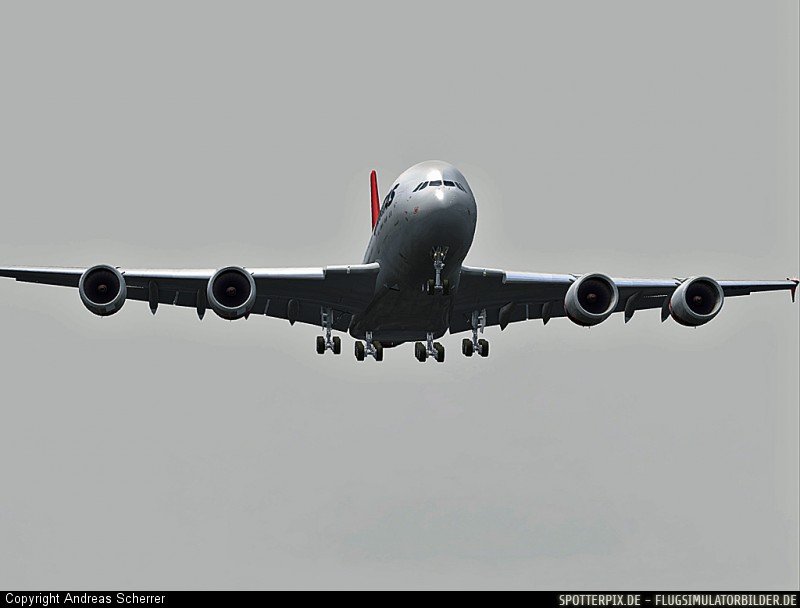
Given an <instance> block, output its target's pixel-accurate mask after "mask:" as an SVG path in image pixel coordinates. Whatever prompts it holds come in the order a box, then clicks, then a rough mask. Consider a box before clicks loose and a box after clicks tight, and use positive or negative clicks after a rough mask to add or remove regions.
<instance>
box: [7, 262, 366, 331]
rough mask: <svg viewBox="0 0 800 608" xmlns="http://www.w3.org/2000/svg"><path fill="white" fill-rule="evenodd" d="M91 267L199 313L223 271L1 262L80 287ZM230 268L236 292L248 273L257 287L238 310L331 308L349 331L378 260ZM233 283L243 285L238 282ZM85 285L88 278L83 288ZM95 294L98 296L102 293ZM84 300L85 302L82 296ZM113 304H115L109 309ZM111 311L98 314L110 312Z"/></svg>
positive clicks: (303, 312) (295, 314)
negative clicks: (13, 264)
mask: <svg viewBox="0 0 800 608" xmlns="http://www.w3.org/2000/svg"><path fill="white" fill-rule="evenodd" d="M92 269H101V270H104V271H107V272H108V273H111V274H112V275H114V272H115V271H116V272H118V273H119V274H120V275H121V276H122V277H123V279H124V289H125V291H126V294H125V297H123V300H124V299H128V300H140V301H144V302H148V303H149V304H150V309H151V310H152V311H153V313H155V311H156V309H157V308H158V306H159V304H166V305H173V306H184V307H188V308H194V309H195V310H196V311H197V314H198V316H199V317H200V318H202V317H203V315H204V314H205V311H206V309H207V308H211V309H213V310H216V309H215V308H214V306H213V305H212V303H211V302H209V299H208V291H207V287H208V284H209V281H210V280H211V279H212V278H213V277H215V275H217V274H218V273H221V272H222V271H217V270H216V269H206V270H155V269H147V270H138V269H126V268H116V269H115V268H112V267H108V266H99V267H92V268H91V269H87V268H36V267H25V266H19V267H7V268H2V267H0V277H9V278H13V279H16V280H17V281H23V282H27V283H43V284H45V285H61V286H66V287H75V288H80V284H81V277H83V276H84V275H85V274H87V275H88V273H87V270H92ZM234 270H236V271H237V272H238V271H242V274H241V275H238V277H239V279H242V280H244V281H245V282H244V288H243V289H240V292H241V291H243V290H244V289H248V287H247V285H248V282H249V279H247V275H249V276H250V277H252V283H250V284H251V285H254V287H255V291H254V298H253V299H252V302H248V305H247V312H246V313H245V312H243V310H244V309H243V308H238V309H237V310H238V312H240V313H241V314H240V315H237V316H245V314H246V315H250V314H262V315H266V316H269V317H276V318H279V319H288V320H289V322H290V323H292V324H294V323H295V322H296V321H299V322H301V323H309V324H311V325H320V324H321V313H322V309H323V308H329V309H331V312H332V313H333V314H332V317H333V318H332V321H333V324H332V328H333V329H337V330H340V331H347V329H348V327H349V325H350V319H351V317H352V315H353V314H355V313H358V312H361V311H363V310H364V309H365V308H366V306H367V304H368V303H369V301H370V300H371V298H372V296H373V292H374V287H375V280H376V277H377V275H378V271H379V270H380V265H379V264H378V263H372V264H355V265H350V266H327V267H324V268H248V269H244V268H241V269H239V268H234ZM114 276H116V275H114ZM231 276H233V278H234V279H236V278H237V277H236V276H234V275H231ZM106 278H107V279H108V278H110V275H106ZM113 280H114V279H113V278H110V282H109V281H108V280H106V281H105V282H106V283H109V285H111V284H112V283H113ZM237 286H240V287H241V283H239V284H237ZM89 287H90V286H89V284H88V281H87V290H88V289H89ZM107 290H108V286H105V290H104V291H103V293H104V294H105V293H107ZM223 298H224V295H223V296H220V299H223ZM82 299H83V296H82ZM95 299H97V300H98V301H99V300H101V299H103V298H95ZM84 303H85V304H86V301H85V300H84ZM90 304H91V303H90ZM87 307H89V305H87ZM119 307H121V304H119ZM90 310H92V308H90ZM116 310H118V308H117V309H115V310H113V311H112V312H116ZM93 312H95V311H94V310H93ZM112 312H98V313H97V314H112ZM226 318H235V317H233V316H227V317H226Z"/></svg>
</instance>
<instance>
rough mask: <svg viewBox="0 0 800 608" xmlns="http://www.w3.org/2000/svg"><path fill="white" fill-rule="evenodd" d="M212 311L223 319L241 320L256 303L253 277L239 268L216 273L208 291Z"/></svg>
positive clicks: (231, 267)
mask: <svg viewBox="0 0 800 608" xmlns="http://www.w3.org/2000/svg"><path fill="white" fill-rule="evenodd" d="M206 295H207V297H208V303H209V305H210V306H211V309H212V310H213V311H214V312H215V313H217V314H218V315H219V316H220V317H222V318H223V319H228V320H229V321H233V320H235V319H241V318H242V317H243V316H245V315H246V314H248V313H249V312H250V309H252V308H253V304H255V301H256V282H255V281H254V280H253V275H251V274H250V273H249V272H247V271H246V270H245V269H244V268H241V267H239V266H227V267H226V268H221V269H220V270H217V272H215V273H214V276H213V277H211V280H209V282H208V288H207V289H206Z"/></svg>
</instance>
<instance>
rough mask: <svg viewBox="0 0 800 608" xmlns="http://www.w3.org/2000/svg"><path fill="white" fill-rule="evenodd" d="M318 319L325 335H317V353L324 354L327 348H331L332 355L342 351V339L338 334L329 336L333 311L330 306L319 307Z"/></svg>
mask: <svg viewBox="0 0 800 608" xmlns="http://www.w3.org/2000/svg"><path fill="white" fill-rule="evenodd" d="M320 320H321V322H322V329H323V330H324V331H325V335H324V336H317V354H319V355H324V354H325V351H326V350H328V349H330V350H332V351H333V354H334V355H338V354H340V353H341V352H342V339H341V338H340V337H339V336H333V338H331V330H332V329H333V311H332V310H331V309H330V308H325V307H323V308H321V309H320Z"/></svg>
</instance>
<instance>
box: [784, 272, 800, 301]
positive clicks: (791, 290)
mask: <svg viewBox="0 0 800 608" xmlns="http://www.w3.org/2000/svg"><path fill="white" fill-rule="evenodd" d="M786 280H787V281H791V282H792V283H794V285H793V286H792V287H790V288H789V293H790V294H791V296H792V302H794V301H795V296H796V295H797V285H798V284H799V283H800V279H798V278H797V277H786Z"/></svg>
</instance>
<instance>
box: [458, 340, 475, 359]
mask: <svg viewBox="0 0 800 608" xmlns="http://www.w3.org/2000/svg"><path fill="white" fill-rule="evenodd" d="M473 352H475V347H474V346H473V345H472V340H470V339H469V338H464V339H463V340H461V353H462V354H463V355H464V356H465V357H471V356H472V353H473Z"/></svg>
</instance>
